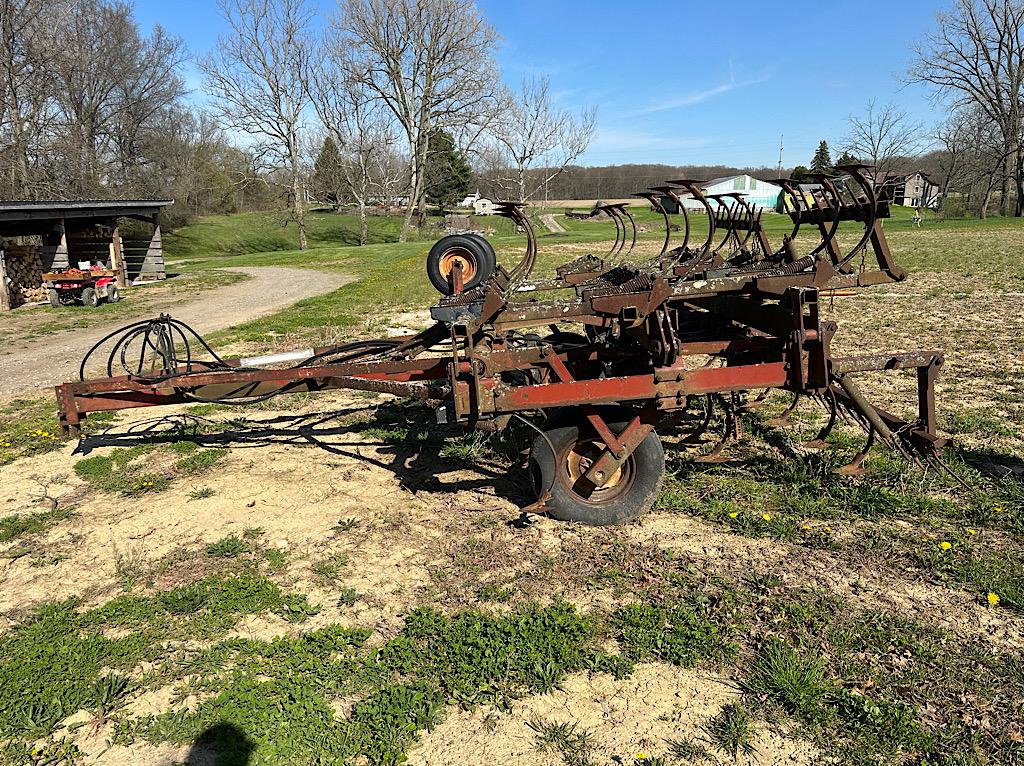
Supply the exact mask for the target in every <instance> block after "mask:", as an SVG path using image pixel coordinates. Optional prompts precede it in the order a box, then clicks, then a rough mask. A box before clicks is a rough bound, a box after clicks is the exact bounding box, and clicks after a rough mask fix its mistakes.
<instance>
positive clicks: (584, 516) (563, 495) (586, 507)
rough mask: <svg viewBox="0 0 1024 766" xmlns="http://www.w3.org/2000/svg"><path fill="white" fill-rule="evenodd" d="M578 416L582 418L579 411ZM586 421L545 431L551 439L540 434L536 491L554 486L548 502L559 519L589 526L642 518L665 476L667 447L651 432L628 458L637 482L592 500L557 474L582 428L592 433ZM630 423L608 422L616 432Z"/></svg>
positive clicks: (533, 469)
mask: <svg viewBox="0 0 1024 766" xmlns="http://www.w3.org/2000/svg"><path fill="white" fill-rule="evenodd" d="M576 415H577V419H578V417H579V412H578V411H577V412H576ZM584 423H585V425H583V426H580V425H578V424H569V425H554V426H553V427H551V428H549V429H546V430H545V435H546V436H547V439H545V438H544V437H542V436H540V435H539V434H538V436H537V438H536V439H534V442H533V446H532V447H531V449H530V475H531V477H532V479H533V483H534V489H535V491H537V492H538V493H540V492H541V491H544V490H547V489H548V488H550V492H551V495H550V497H549V498H548V500H547V504H546V507H547V509H548V515H549V516H551V517H552V518H554V519H558V520H559V521H575V522H577V523H579V524H586V525H588V526H607V525H610V524H625V523H626V522H629V521H633V520H634V519H636V518H639V517H640V516H642V515H643V514H645V513H646V512H647V511H649V510H650V509H651V506H652V505H653V504H654V501H655V499H657V497H658V493H659V492H660V491H661V484H662V481H663V479H664V477H665V450H664V449H663V448H662V446H661V439H660V438H658V435H657V433H655V432H654V431H651V433H649V434H648V435H647V437H646V438H645V439H644V440H643V441H642V442H640V446H639V447H637V448H636V449H635V450H634V451H633V454H632V455H630V456H629V458H628V460H630V461H632V464H633V466H632V467H633V472H634V477H633V483H632V486H630V487H629V488H628V489H627V490H626V491H625V492H624V493H623V494H622V495H619V496H617V497H613V498H610V499H609V500H608V501H607V502H605V503H601V504H596V503H589V502H586V501H585V500H583V499H582V498H581V497H580V496H579V495H577V494H576V493H575V492H573V491H572V489H571V488H570V487H569V486H567V483H566V482H564V481H562V480H559V479H558V478H556V477H555V467H556V462H557V463H559V464H561V463H562V462H563V457H564V456H565V455H566V454H567V453H568V451H569V450H570V449H571V448H572V446H573V445H574V444H576V443H577V441H579V439H580V434H581V428H582V429H583V431H582V433H583V435H584V436H585V437H589V436H590V435H591V434H592V431H591V426H590V424H589V423H586V421H584ZM626 423H627V422H626V421H624V422H618V423H609V424H608V425H609V427H610V428H611V429H612V431H614V432H615V433H620V432H621V431H622V430H623V429H624V428H625V427H626ZM548 440H550V441H551V445H549V444H548ZM552 446H553V447H554V448H555V452H556V453H558V455H559V456H560V457H559V459H558V460H556V458H555V456H554V455H552V454H551V447H552Z"/></svg>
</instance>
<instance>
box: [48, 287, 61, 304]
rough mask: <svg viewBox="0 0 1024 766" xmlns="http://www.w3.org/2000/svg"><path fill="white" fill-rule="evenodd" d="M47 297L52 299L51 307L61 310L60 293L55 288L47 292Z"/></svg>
mask: <svg viewBox="0 0 1024 766" xmlns="http://www.w3.org/2000/svg"><path fill="white" fill-rule="evenodd" d="M46 297H48V298H49V299H50V305H51V306H53V307H54V308H55V309H59V308H60V305H61V304H60V293H59V292H57V291H56V290H55V289H54V288H52V287H51V288H50V289H49V290H47V291H46Z"/></svg>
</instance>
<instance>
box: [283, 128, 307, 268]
mask: <svg viewBox="0 0 1024 766" xmlns="http://www.w3.org/2000/svg"><path fill="white" fill-rule="evenodd" d="M288 143H289V147H288V152H289V159H290V160H291V171H292V214H293V215H294V216H295V223H296V224H297V225H298V227H299V250H308V249H309V243H308V242H307V241H306V201H305V200H304V199H303V198H302V178H301V176H300V174H299V152H298V146H297V145H296V144H297V141H296V136H295V135H294V134H292V137H291V141H289V142H288Z"/></svg>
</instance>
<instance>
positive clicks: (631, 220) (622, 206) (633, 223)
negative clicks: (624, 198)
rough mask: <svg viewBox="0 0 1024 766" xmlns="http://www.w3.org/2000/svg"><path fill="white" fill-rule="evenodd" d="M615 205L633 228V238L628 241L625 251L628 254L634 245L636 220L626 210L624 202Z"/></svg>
mask: <svg viewBox="0 0 1024 766" xmlns="http://www.w3.org/2000/svg"><path fill="white" fill-rule="evenodd" d="M615 207H616V209H618V211H619V213H620V214H622V215H624V216H625V217H626V218H627V219H628V220H629V225H630V227H631V228H632V230H633V239H632V240H631V241H630V243H629V250H627V251H626V255H629V254H630V253H632V252H633V248H634V247H636V220H635V219H634V218H633V216H632V215H630V212H629V211H628V210H626V203H625V202H619V203H618V204H617V205H615ZM623 242H625V238H623Z"/></svg>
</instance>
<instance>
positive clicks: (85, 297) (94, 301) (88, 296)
mask: <svg viewBox="0 0 1024 766" xmlns="http://www.w3.org/2000/svg"><path fill="white" fill-rule="evenodd" d="M81 300H82V305H83V306H88V307H89V308H92V309H94V308H96V307H97V306H98V305H100V299H99V297H98V296H97V295H96V291H95V290H94V289H93V288H91V287H83V288H82V298H81Z"/></svg>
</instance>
